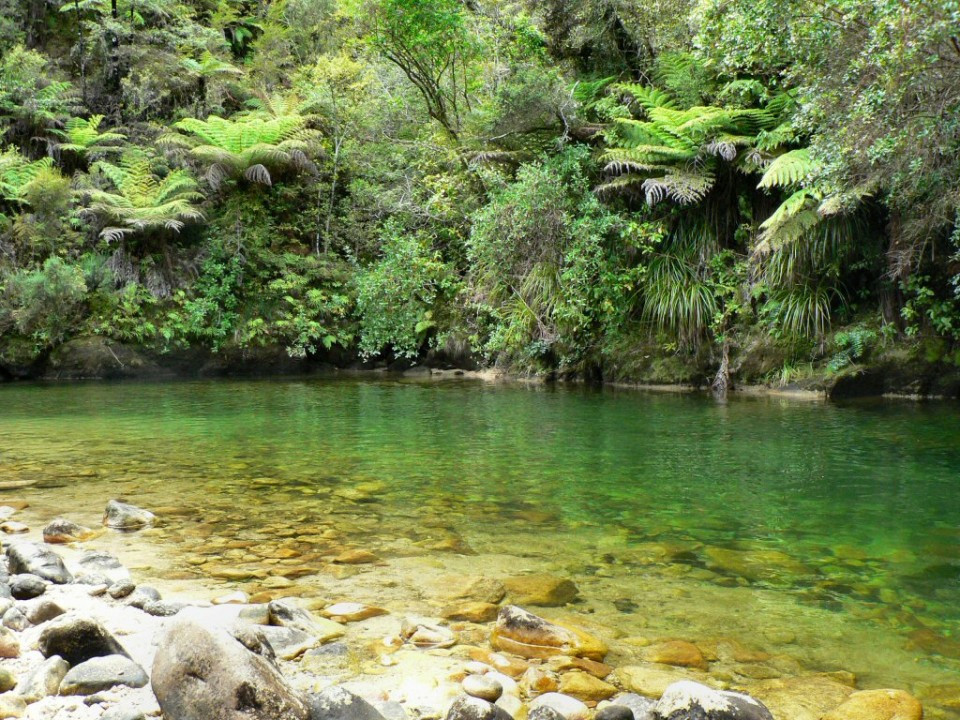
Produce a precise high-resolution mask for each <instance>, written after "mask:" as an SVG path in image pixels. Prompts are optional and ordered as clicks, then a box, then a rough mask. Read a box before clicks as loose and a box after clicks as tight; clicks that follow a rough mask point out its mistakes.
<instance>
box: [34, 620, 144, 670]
mask: <svg viewBox="0 0 960 720" xmlns="http://www.w3.org/2000/svg"><path fill="white" fill-rule="evenodd" d="M39 647H40V652H41V653H43V655H44V657H51V656H53V655H59V656H60V657H62V658H63V659H65V660H66V661H67V662H69V663H70V664H71V665H79V664H80V663H82V662H84V661H86V660H89V659H90V658H94V657H105V656H107V655H123V656H125V657H129V655H127V651H126V650H124V649H123V646H122V645H121V644H120V643H119V642H117V640H116V638H114V637H113V635H111V634H110V633H109V631H108V630H107V629H106V628H105V627H103V625H101V624H100V623H99V622H97V621H96V620H92V619H90V618H84V617H79V616H77V615H63V616H61V617H59V618H57V619H56V620H52V621H51V622H50V623H49V624H48V625H47V627H46V628H44V630H43V632H41V633H40V641H39Z"/></svg>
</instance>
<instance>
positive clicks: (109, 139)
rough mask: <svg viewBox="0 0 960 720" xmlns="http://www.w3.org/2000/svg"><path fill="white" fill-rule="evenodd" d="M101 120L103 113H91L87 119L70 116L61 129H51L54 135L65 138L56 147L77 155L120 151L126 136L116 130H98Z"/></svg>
mask: <svg viewBox="0 0 960 720" xmlns="http://www.w3.org/2000/svg"><path fill="white" fill-rule="evenodd" d="M102 122H103V115H93V116H91V117H90V119H89V120H84V119H83V118H70V119H69V120H68V121H67V123H66V125H65V126H64V128H63V130H54V131H53V133H54V134H55V135H57V136H58V137H61V138H63V139H64V140H66V142H63V143H59V144H58V145H57V147H58V149H60V150H61V151H64V150H66V151H68V152H75V153H77V154H79V155H87V154H90V153H109V152H118V151H120V150H121V149H122V143H123V141H124V140H126V139H127V136H126V135H123V134H121V133H116V132H100V124H101V123H102Z"/></svg>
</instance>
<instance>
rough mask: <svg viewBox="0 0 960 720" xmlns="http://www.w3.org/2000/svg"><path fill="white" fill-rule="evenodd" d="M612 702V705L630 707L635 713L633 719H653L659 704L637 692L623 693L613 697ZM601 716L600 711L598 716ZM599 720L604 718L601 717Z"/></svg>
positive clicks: (628, 719)
mask: <svg viewBox="0 0 960 720" xmlns="http://www.w3.org/2000/svg"><path fill="white" fill-rule="evenodd" d="M610 702H611V703H612V705H611V707H626V708H628V709H629V710H630V712H631V713H632V714H633V720H653V708H654V706H655V705H656V704H657V703H656V701H655V700H651V699H650V698H648V697H644V696H643V695H637V694H636V693H622V694H620V695H617V696H616V697H613V698H611V699H610ZM605 709H606V708H605ZM599 716H600V713H599V712H598V713H597V717H598V718H599ZM599 720H604V719H603V718H599ZM627 720H630V718H627Z"/></svg>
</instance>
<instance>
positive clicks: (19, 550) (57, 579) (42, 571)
mask: <svg viewBox="0 0 960 720" xmlns="http://www.w3.org/2000/svg"><path fill="white" fill-rule="evenodd" d="M7 560H8V562H9V564H10V571H11V572H13V573H31V574H33V575H38V576H39V577H41V578H43V579H44V580H48V581H49V582H52V583H55V584H57V585H64V584H66V583H69V582H73V575H71V574H70V572H69V571H68V570H67V568H66V566H65V565H64V564H63V560H62V559H61V558H60V556H59V555H57V554H56V553H55V552H53V551H52V550H49V549H47V548H45V547H44V546H43V545H39V544H38V543H32V542H18V543H14V544H11V545H10V546H8V547H7Z"/></svg>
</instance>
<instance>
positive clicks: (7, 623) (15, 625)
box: [3, 605, 30, 632]
mask: <svg viewBox="0 0 960 720" xmlns="http://www.w3.org/2000/svg"><path fill="white" fill-rule="evenodd" d="M3 626H4V627H5V628H10V629H11V630H16V631H17V632H21V631H23V630H26V629H27V628H28V627H30V621H29V620H27V616H26V615H25V614H24V612H23V610H21V609H20V608H19V607H17V606H16V605H14V606H13V607H12V608H10V609H9V610H7V611H6V612H5V613H4V614H3Z"/></svg>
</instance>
